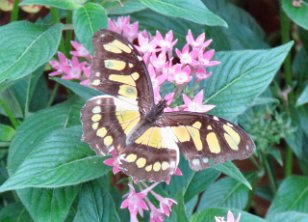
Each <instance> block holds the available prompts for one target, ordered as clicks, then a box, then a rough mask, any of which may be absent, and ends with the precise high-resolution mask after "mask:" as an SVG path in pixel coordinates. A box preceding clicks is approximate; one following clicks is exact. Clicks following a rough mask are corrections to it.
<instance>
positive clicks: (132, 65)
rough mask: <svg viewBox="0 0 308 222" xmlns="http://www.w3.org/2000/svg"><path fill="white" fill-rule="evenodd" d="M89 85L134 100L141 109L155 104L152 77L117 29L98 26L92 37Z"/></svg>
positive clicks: (146, 108) (148, 108) (145, 109)
mask: <svg viewBox="0 0 308 222" xmlns="http://www.w3.org/2000/svg"><path fill="white" fill-rule="evenodd" d="M93 45H94V58H93V61H92V66H91V77H90V86H92V87H93V88H96V89H98V90H101V91H103V92H105V93H107V94H109V95H113V96H116V97H119V98H122V99H126V100H129V101H130V102H135V103H136V105H138V106H139V107H140V111H141V113H146V112H147V111H149V110H150V108H151V107H152V106H153V105H154V97H153V89H152V85H151V79H150V77H149V75H147V69H146V67H145V64H144V63H143V62H142V58H141V57H140V56H139V54H138V52H137V50H136V49H135V48H134V46H133V45H132V44H131V43H130V42H128V41H127V40H126V39H125V38H123V36H121V35H120V34H118V33H115V32H112V31H108V30H100V31H98V32H97V33H96V34H95V36H94V38H93Z"/></svg>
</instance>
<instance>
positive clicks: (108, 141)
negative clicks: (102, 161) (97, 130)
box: [104, 136, 113, 146]
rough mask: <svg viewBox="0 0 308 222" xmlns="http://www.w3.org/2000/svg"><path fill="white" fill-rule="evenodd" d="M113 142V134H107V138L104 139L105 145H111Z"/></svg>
mask: <svg viewBox="0 0 308 222" xmlns="http://www.w3.org/2000/svg"><path fill="white" fill-rule="evenodd" d="M112 142H113V139H112V137H111V136H106V137H105V139H104V144H105V146H110V145H111V144H112Z"/></svg>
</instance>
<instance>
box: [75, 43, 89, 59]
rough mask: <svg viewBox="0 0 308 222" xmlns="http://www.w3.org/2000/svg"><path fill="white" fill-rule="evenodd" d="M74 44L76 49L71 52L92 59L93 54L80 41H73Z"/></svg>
mask: <svg viewBox="0 0 308 222" xmlns="http://www.w3.org/2000/svg"><path fill="white" fill-rule="evenodd" d="M71 44H72V46H73V47H74V49H76V51H71V54H72V55H74V56H77V57H84V58H87V59H89V60H90V59H91V56H90V54H89V51H88V50H87V49H86V48H85V47H84V46H83V45H81V44H80V43H78V42H76V41H71Z"/></svg>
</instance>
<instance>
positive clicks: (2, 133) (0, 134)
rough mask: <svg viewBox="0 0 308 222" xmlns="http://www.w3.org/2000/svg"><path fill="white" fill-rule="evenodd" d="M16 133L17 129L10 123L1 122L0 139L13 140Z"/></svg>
mask: <svg viewBox="0 0 308 222" xmlns="http://www.w3.org/2000/svg"><path fill="white" fill-rule="evenodd" d="M14 134H15V130H14V129H13V128H12V127H11V126H8V125H5V124H0V141H1V142H3V141H6V142H8V141H11V140H12V138H13V136H14Z"/></svg>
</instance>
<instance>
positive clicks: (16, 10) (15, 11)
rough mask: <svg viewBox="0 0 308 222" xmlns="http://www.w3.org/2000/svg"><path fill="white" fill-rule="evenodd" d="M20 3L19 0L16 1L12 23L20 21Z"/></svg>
mask: <svg viewBox="0 0 308 222" xmlns="http://www.w3.org/2000/svg"><path fill="white" fill-rule="evenodd" d="M18 3H19V0H14V3H13V10H12V13H11V22H14V21H17V20H18V14H19V7H18Z"/></svg>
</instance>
